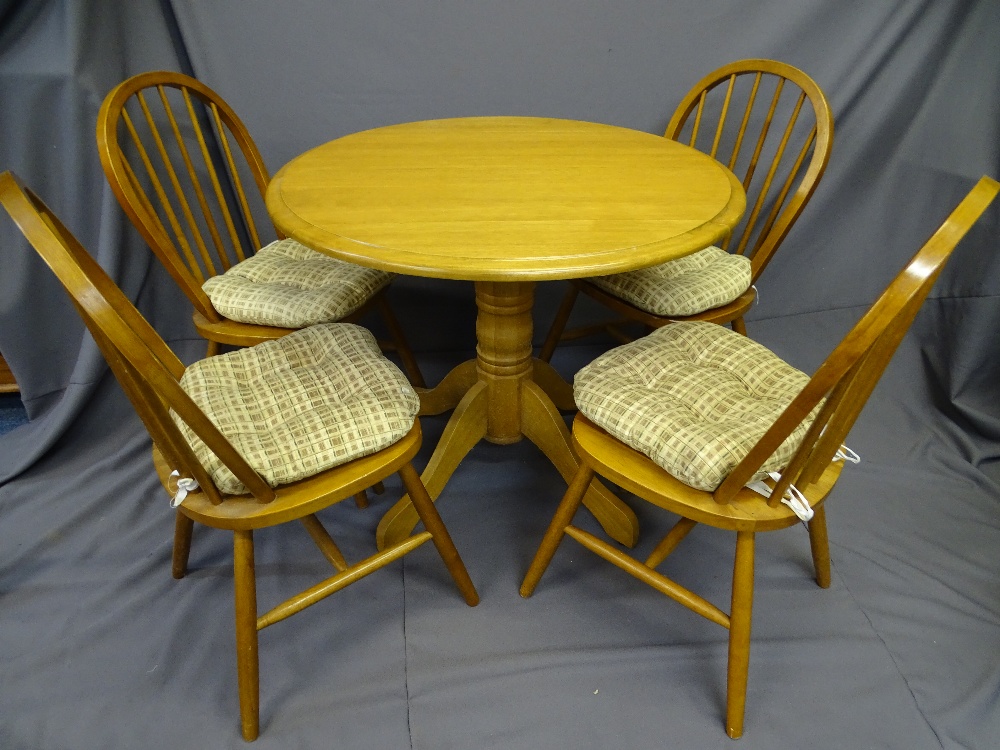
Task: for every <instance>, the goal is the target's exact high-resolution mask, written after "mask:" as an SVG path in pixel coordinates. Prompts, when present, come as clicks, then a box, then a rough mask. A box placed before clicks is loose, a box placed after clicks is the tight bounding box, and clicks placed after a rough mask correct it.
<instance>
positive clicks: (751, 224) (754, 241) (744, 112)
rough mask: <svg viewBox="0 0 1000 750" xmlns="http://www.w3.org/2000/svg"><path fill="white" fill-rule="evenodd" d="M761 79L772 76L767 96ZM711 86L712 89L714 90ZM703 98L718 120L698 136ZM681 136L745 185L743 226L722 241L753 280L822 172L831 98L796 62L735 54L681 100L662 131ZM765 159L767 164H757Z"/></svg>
mask: <svg viewBox="0 0 1000 750" xmlns="http://www.w3.org/2000/svg"><path fill="white" fill-rule="evenodd" d="M748 76H749V77H752V83H751V84H750V89H749V92H747V94H746V96H745V97H742V95H741V96H740V97H737V96H736V88H737V82H738V80H739V79H740V78H743V77H748ZM765 81H768V82H771V81H773V85H774V90H773V92H772V93H771V95H770V96H768V95H767V92H766V91H765V90H764V89H765V88H767V87H766V86H762V84H763V83H764V82H765ZM715 89H719V91H717V92H715V94H714V95H713V91H714V90H715ZM793 90H794V91H793ZM796 92H797V93H796ZM710 97H711V98H712V101H713V102H714V101H715V100H716V99H721V102H720V103H719V105H718V112H719V114H718V120H717V121H716V123H715V127H714V128H713V129H711V132H710V133H709V132H707V131H708V128H706V129H705V131H706V132H705V134H706V138H705V139H704V140H702V141H701V142H699V136H701V135H702V124H703V120H704V119H705V118H706V117H709V116H710V115H711V114H712V113H710V112H709V111H708V110H709V107H708V103H709V98H710ZM791 97H794V104H792V105H791V111H790V112H788V111H787V107H786V106H784V105H785V102H786V101H788V100H789V99H790V98H791ZM737 99H739V103H738V102H737ZM740 103H742V105H743V106H742V108H741V106H740ZM807 104H808V106H807ZM779 105H781V106H780V107H779ZM779 109H780V112H779ZM692 113H694V118H693V120H692V119H691V115H692ZM685 134H686V135H687V143H688V145H690V146H692V147H694V148H699V149H700V150H702V151H705V152H706V153H708V154H709V155H710V156H712V157H713V158H715V159H718V160H719V161H721V162H723V163H724V164H726V166H728V167H729V169H731V170H733V171H734V172H735V173H736V174H737V176H738V177H739V178H740V180H741V182H742V183H743V188H744V189H745V190H746V191H747V214H746V216H745V218H744V220H743V223H742V229H741V230H739V231H737V232H735V233H734V234H733V235H731V236H730V238H729V239H728V240H727V242H726V243H724V247H727V248H728V246H729V244H731V243H732V242H733V241H735V242H736V250H735V251H736V252H738V253H742V254H744V255H746V256H747V257H749V258H750V263H751V275H752V280H753V281H754V282H755V281H756V280H757V278H758V277H759V276H760V274H761V273H762V272H763V270H764V268H765V267H766V266H767V264H768V262H769V261H770V259H771V257H772V255H773V254H774V251H775V250H776V249H777V248H778V246H779V245H780V244H781V242H782V241H783V240H784V238H785V236H786V235H787V234H788V232H789V231H790V230H791V228H792V226H793V225H794V224H795V222H796V221H797V220H798V218H799V215H800V214H801V213H802V210H803V208H805V205H806V203H807V202H808V201H809V199H810V198H811V197H812V194H813V193H814V192H815V190H816V186H817V185H818V184H819V180H820V177H822V175H823V172H824V171H825V170H826V166H827V163H828V162H829V159H830V151H831V148H832V145H833V114H832V113H831V110H830V104H829V102H828V101H827V99H826V96H825V95H824V94H823V91H822V89H820V87H819V86H818V85H817V84H816V82H815V81H813V80H812V79H811V78H810V77H809V76H808V75H806V74H805V73H803V72H802V71H801V70H799V69H798V68H795V67H793V66H791V65H788V64H786V63H782V62H778V61H775V60H759V59H753V60H740V61H737V62H734V63H730V64H729V65H726V66H723V67H722V68H719V69H718V70H715V71H713V72H712V73H709V74H708V75H707V76H705V77H704V78H702V79H701V80H700V81H699V82H698V83H697V84H695V86H694V87H693V88H692V89H691V90H690V91H689V92H688V93H687V95H686V96H685V97H684V98H683V99H682V100H681V102H680V104H679V105H678V106H677V109H676V110H675V111H674V114H673V116H672V117H671V119H670V122H669V124H668V125H667V129H666V131H665V133H664V136H665V137H667V138H670V139H673V140H682V138H683V137H684V136H685ZM708 138H711V141H710V143H711V145H710V146H708V145H707V144H708V143H709V140H708ZM724 146H728V147H730V148H729V149H728V154H726V153H721V150H722V149H723V147H724ZM768 157H770V159H771V161H770V164H769V165H768V166H766V168H764V166H765V163H766V160H767V158H768ZM807 160H808V163H807ZM803 165H805V168H804V169H803ZM761 174H763V176H760V175H761ZM755 178H756V179H755Z"/></svg>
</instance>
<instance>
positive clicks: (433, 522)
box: [399, 463, 479, 607]
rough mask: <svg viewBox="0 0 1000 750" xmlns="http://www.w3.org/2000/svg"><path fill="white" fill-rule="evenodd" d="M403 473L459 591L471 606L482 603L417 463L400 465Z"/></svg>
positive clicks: (411, 494)
mask: <svg viewBox="0 0 1000 750" xmlns="http://www.w3.org/2000/svg"><path fill="white" fill-rule="evenodd" d="M399 476H400V478H401V479H402V480H403V486H405V487H406V491H407V493H409V495H410V501H411V502H412V503H413V508H414V510H416V511H417V515H418V516H420V520H421V521H423V523H424V528H425V529H427V531H429V532H430V534H431V541H433V542H434V546H435V547H437V551H438V554H440V555H441V559H443V560H444V564H445V566H446V567H447V568H448V572H449V573H451V577H452V578H453V579H455V585H456V586H457V587H458V591H459V593H461V594H462V598H464V599H465V603H466V604H468V605H469V606H470V607H475V606H476V605H477V604H479V594H478V593H476V587H475V586H474V585H473V583H472V579H471V578H470V577H469V571H468V570H466V569H465V563H463V562H462V558H461V556H460V555H459V554H458V550H457V549H456V548H455V543H454V542H453V541H452V540H451V534H449V533H448V529H447V528H446V527H445V525H444V521H442V520H441V516H440V515H439V514H438V512H437V508H435V507H434V501H433V500H431V496H430V495H429V494H427V488H426V487H424V483H423V482H422V481H421V479H420V475H419V474H417V471H416V469H414V468H413V464H411V463H407V464H406V465H404V466H402V467H400V469H399Z"/></svg>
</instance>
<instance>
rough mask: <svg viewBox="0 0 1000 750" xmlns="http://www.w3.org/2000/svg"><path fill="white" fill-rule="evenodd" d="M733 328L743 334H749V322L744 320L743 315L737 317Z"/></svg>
mask: <svg viewBox="0 0 1000 750" xmlns="http://www.w3.org/2000/svg"><path fill="white" fill-rule="evenodd" d="M732 326H733V330H734V331H736V333H738V334H741V335H743V336H746V335H747V324H746V323H745V322H744V321H743V316H742V315H741V316H740V317H738V318H735V319H734V320H733V322H732Z"/></svg>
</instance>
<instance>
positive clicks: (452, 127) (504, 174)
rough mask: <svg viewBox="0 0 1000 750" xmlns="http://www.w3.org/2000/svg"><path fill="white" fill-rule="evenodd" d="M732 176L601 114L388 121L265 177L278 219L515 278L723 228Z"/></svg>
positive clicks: (576, 270) (582, 268)
mask: <svg viewBox="0 0 1000 750" xmlns="http://www.w3.org/2000/svg"><path fill="white" fill-rule="evenodd" d="M744 201H745V198H744V193H743V188H742V186H741V185H740V184H739V181H738V180H737V179H736V177H735V176H733V174H732V173H731V172H729V171H728V170H727V169H724V168H723V167H722V166H721V165H719V164H718V163H717V162H715V161H714V160H713V159H711V158H710V157H709V156H707V155H705V154H703V153H701V152H700V151H696V150H694V149H691V148H688V147H686V146H683V145H681V144H679V143H677V142H675V141H670V140H666V139H665V138H663V137H661V136H657V135H652V134H650V133H642V132H638V131H635V130H628V129H626V128H619V127H613V126H610V125H598V124H594V123H587V122H575V121H569V120H552V119H543V118H534V117H472V118H463V119H451V120H431V121H427V122H415V123H407V124H403V125H393V126H389V127H384V128H377V129H375V130H367V131H364V132H361V133H355V134H353V135H348V136H345V137H343V138H338V139H337V140H334V141H330V142H329V143H326V144H324V145H322V146H319V147H317V148H314V149H312V150H311V151H307V152H306V153H304V154H302V155H301V156H299V157H297V158H296V159H294V160H293V161H292V162H290V163H289V164H287V165H286V166H285V167H284V168H282V169H281V170H280V171H279V172H278V173H277V174H276V175H275V176H274V178H273V179H272V180H271V183H270V186H269V188H268V191H267V207H268V210H269V212H270V213H271V217H272V218H273V219H274V221H275V223H276V224H277V226H278V227H279V228H280V229H281V230H282V231H283V232H285V233H286V234H288V235H289V236H291V237H295V238H296V239H298V240H299V241H300V242H303V243H304V244H306V245H309V246H310V247H313V248H316V249H317V250H323V251H325V252H329V253H330V254H331V255H335V256H336V257H338V258H342V259H344V260H350V261H354V262H357V263H360V264H362V265H366V266H374V267H376V268H381V269H384V270H386V271H396V272H398V273H404V274H410V275H416V276H432V277H436V278H448V279H466V280H476V281H478V280H490V281H515V280H517V281H523V280H528V279H532V280H542V279H565V278H578V277H583V276H593V275H599V274H607V273H614V272H617V271H625V270H630V269H634V268H639V267H643V266H647V265H652V264H654V263H661V262H663V261H665V260H668V259H670V258H675V257H679V256H681V255H685V254H687V253H690V252H692V251H693V250H697V249H699V248H702V247H706V246H707V245H710V244H712V243H713V242H715V241H717V240H719V239H720V238H721V237H723V236H724V235H725V234H726V233H727V232H728V231H729V230H730V229H731V227H732V226H733V224H734V223H735V222H736V221H737V219H738V218H739V217H740V215H741V214H742V212H743V208H744Z"/></svg>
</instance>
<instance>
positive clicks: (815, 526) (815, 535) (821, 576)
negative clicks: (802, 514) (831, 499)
mask: <svg viewBox="0 0 1000 750" xmlns="http://www.w3.org/2000/svg"><path fill="white" fill-rule="evenodd" d="M809 547H810V548H811V549H812V558H813V567H815V568H816V583H817V584H819V587H820V588H824V589H828V588H830V540H829V538H828V537H827V534H826V506H825V505H821V506H819V507H818V508H816V509H815V511H813V517H812V520H811V521H809Z"/></svg>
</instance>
